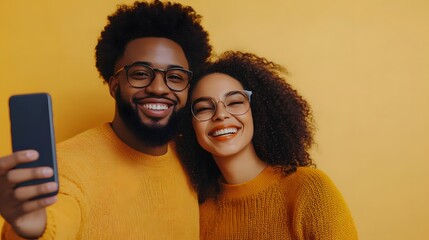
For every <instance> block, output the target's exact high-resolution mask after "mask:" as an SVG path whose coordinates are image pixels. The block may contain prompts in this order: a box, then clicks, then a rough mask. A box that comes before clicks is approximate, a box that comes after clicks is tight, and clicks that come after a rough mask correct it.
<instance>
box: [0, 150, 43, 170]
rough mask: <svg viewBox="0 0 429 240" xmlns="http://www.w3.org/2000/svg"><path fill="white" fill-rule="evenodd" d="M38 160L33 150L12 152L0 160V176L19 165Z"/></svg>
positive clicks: (37, 154)
mask: <svg viewBox="0 0 429 240" xmlns="http://www.w3.org/2000/svg"><path fill="white" fill-rule="evenodd" d="M38 158H39V153H38V152H37V151H35V150H23V151H17V152H14V153H12V154H10V155H8V156H5V157H1V158H0V175H4V174H5V173H7V172H8V171H9V170H10V169H12V168H14V167H15V166H16V165H18V164H20V163H26V162H31V161H34V160H37V159H38Z"/></svg>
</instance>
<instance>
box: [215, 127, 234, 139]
mask: <svg viewBox="0 0 429 240" xmlns="http://www.w3.org/2000/svg"><path fill="white" fill-rule="evenodd" d="M237 132H238V128H232V127H230V128H223V129H219V130H215V131H214V132H211V133H210V135H211V136H212V137H220V136H225V135H230V134H236V133H237Z"/></svg>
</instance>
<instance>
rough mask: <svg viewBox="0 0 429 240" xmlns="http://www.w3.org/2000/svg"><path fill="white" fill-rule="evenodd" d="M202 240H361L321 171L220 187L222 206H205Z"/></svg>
mask: <svg viewBox="0 0 429 240" xmlns="http://www.w3.org/2000/svg"><path fill="white" fill-rule="evenodd" d="M200 224H201V225H200V227H201V235H200V236H201V238H200V239H203V240H204V239H222V240H227V239H231V240H232V239H234V240H238V239H258V240H262V239H270V240H275V239H282V240H283V239H293V240H299V239H306V240H307V239H324V240H325V239H335V240H339V239H357V238H358V237H357V232H356V228H355V225H354V222H353V219H352V217H351V214H350V211H349V209H348V207H347V205H346V203H345V202H344V199H343V197H342V196H341V194H340V192H339V191H338V190H337V188H336V187H335V186H334V184H333V183H332V181H331V180H330V179H329V178H328V177H327V176H326V175H325V174H323V173H322V172H321V171H320V170H317V169H314V168H309V167H300V168H298V169H297V171H296V172H295V173H292V174H290V175H288V176H285V175H284V174H282V173H281V172H280V171H278V168H273V167H268V168H266V169H265V170H264V171H263V172H262V173H260V174H259V175H258V176H257V177H256V178H254V179H253V180H251V181H249V182H247V183H244V184H237V185H228V184H222V183H221V193H220V196H219V198H218V199H217V200H214V199H210V200H207V201H206V202H204V203H203V204H202V205H201V206H200Z"/></svg>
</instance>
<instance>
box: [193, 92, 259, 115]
mask: <svg viewBox="0 0 429 240" xmlns="http://www.w3.org/2000/svg"><path fill="white" fill-rule="evenodd" d="M251 95H252V92H251V91H247V90H237V91H230V92H227V93H226V94H225V95H224V96H223V99H222V100H219V101H216V100H215V99H213V98H211V97H202V98H198V99H195V100H194V101H192V103H191V112H192V115H193V116H194V117H195V118H196V119H197V120H198V121H200V122H203V121H207V120H209V119H211V118H213V116H214V115H215V114H216V108H217V104H218V103H219V102H221V103H222V104H223V106H224V107H225V110H226V111H227V112H228V113H230V114H232V115H234V116H238V115H243V114H245V113H247V111H249V109H250V96H251Z"/></svg>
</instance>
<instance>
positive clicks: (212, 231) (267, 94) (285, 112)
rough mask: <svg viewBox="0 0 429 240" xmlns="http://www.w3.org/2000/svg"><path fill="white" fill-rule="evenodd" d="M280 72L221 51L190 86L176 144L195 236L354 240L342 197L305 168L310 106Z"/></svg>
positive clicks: (252, 58) (318, 173)
mask: <svg viewBox="0 0 429 240" xmlns="http://www.w3.org/2000/svg"><path fill="white" fill-rule="evenodd" d="M281 72H285V69H283V68H282V67H281V66H279V65H276V64H274V63H272V62H269V61H267V60H266V59H264V58H260V57H257V56H255V55H253V54H248V53H242V52H227V53H225V54H223V55H222V56H221V57H220V58H219V59H218V60H217V61H216V62H214V63H212V64H211V65H210V66H209V67H208V68H207V69H206V70H205V71H203V73H202V74H201V75H200V76H199V77H198V78H197V79H196V81H195V82H193V83H192V88H191V89H190V91H189V93H190V97H189V99H190V104H189V105H188V107H189V108H190V111H191V112H192V115H191V114H189V118H188V119H187V120H186V121H185V123H184V126H183V128H182V132H181V135H180V139H178V141H177V149H178V152H179V154H180V155H181V158H182V159H183V162H184V165H185V167H186V168H187V170H188V172H189V173H190V176H191V181H192V182H193V184H194V186H195V188H196V189H197V192H198V195H199V199H200V202H201V205H200V226H201V229H200V231H201V233H200V236H201V239H357V232H356V229H355V226H354V223H353V219H352V217H351V214H350V211H349V209H348V207H347V205H346V203H345V202H344V199H343V197H342V196H341V194H340V193H339V191H338V190H337V188H336V187H335V185H334V184H333V183H332V181H331V180H330V179H329V178H328V177H327V176H326V175H325V174H324V173H322V172H321V171H319V170H317V169H316V168H314V167H312V166H313V164H312V160H311V158H310V155H309V149H310V147H311V145H312V144H313V127H312V118H311V112H310V107H309V105H308V103H307V102H306V101H305V100H304V99H303V98H302V97H301V96H300V95H299V94H298V93H297V92H296V91H295V90H294V89H293V88H292V87H291V86H290V85H289V84H288V83H286V82H285V81H284V79H283V78H282V77H281V76H280V73H281ZM190 118H192V119H190ZM186 124H188V125H186Z"/></svg>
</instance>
